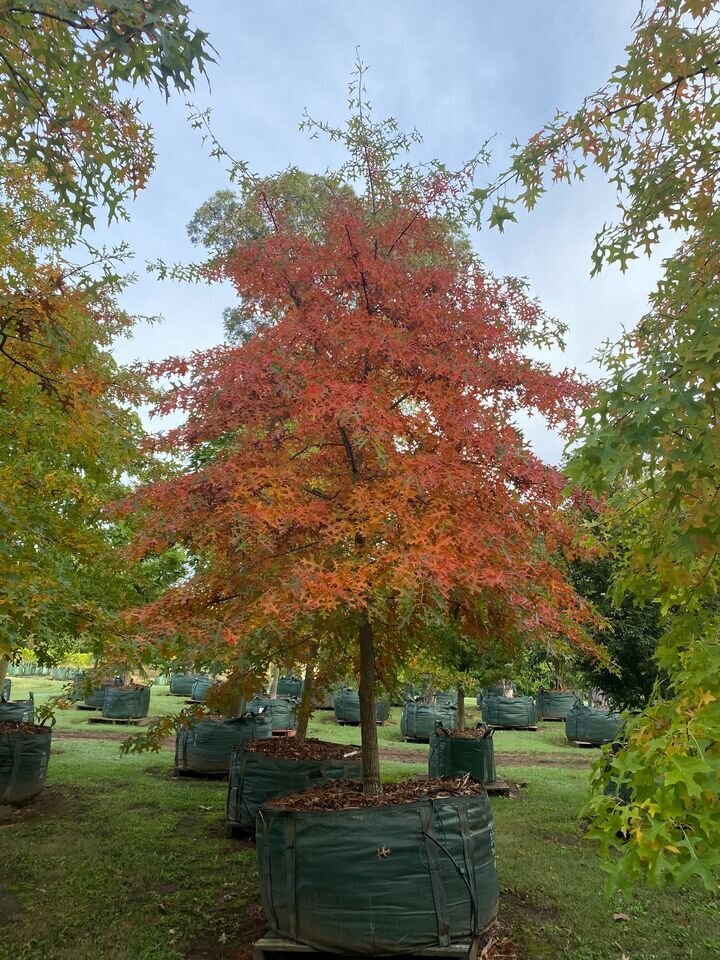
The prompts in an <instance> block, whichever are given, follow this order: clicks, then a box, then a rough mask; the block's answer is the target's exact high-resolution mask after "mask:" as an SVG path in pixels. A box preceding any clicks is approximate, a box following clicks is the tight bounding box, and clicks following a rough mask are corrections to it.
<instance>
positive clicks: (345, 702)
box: [335, 687, 390, 723]
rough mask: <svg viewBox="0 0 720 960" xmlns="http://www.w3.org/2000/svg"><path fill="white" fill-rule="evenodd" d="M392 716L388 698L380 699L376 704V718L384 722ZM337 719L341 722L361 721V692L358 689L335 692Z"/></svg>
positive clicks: (379, 721)
mask: <svg viewBox="0 0 720 960" xmlns="http://www.w3.org/2000/svg"><path fill="white" fill-rule="evenodd" d="M389 716H390V704H389V703H388V702H387V700H378V701H377V702H376V704H375V720H376V721H377V722H378V723H384V722H385V721H386V720H387V719H388V717H389ZM335 719H336V720H337V721H338V722H339V723H360V694H359V693H358V692H357V690H350V689H348V688H347V687H346V688H345V689H344V690H338V692H337V693H336V694H335Z"/></svg>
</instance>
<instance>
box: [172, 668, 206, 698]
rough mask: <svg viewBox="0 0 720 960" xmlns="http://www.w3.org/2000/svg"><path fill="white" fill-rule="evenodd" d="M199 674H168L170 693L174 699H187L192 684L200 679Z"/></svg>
mask: <svg viewBox="0 0 720 960" xmlns="http://www.w3.org/2000/svg"><path fill="white" fill-rule="evenodd" d="M201 677H202V674H200V673H171V674H170V693H172V694H173V695H174V696H176V697H189V696H190V694H191V693H192V689H193V684H194V683H195V681H196V680H199V679H201Z"/></svg>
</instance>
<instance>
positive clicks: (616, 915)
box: [613, 913, 632, 920]
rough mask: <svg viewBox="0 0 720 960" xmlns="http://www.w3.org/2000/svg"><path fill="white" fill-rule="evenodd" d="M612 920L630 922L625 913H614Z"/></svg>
mask: <svg viewBox="0 0 720 960" xmlns="http://www.w3.org/2000/svg"><path fill="white" fill-rule="evenodd" d="M613 920H632V917H629V916H628V915H627V914H626V913H614V914H613Z"/></svg>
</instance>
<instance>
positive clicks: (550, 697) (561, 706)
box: [537, 690, 579, 720]
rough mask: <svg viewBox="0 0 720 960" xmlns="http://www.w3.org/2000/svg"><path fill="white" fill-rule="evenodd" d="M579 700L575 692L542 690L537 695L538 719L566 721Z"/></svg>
mask: <svg viewBox="0 0 720 960" xmlns="http://www.w3.org/2000/svg"><path fill="white" fill-rule="evenodd" d="M578 699H579V698H578V695H577V693H575V691H573V690H540V691H539V692H538V695H537V714H538V717H539V718H540V719H541V720H564V719H565V717H567V715H568V711H569V710H570V709H571V708H572V707H573V706H574V705H575V701H576V700H578Z"/></svg>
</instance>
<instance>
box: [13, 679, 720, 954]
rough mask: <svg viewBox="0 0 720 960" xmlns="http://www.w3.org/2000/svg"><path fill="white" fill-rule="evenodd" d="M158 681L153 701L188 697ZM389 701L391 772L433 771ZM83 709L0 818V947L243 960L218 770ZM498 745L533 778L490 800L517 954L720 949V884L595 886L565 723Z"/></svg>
mask: <svg viewBox="0 0 720 960" xmlns="http://www.w3.org/2000/svg"><path fill="white" fill-rule="evenodd" d="M59 687H60V684H58V683H53V682H51V681H44V680H33V679H23V678H17V679H14V680H13V696H14V697H21V696H24V695H25V694H26V693H27V691H28V690H29V689H32V690H34V691H35V693H36V700H37V702H41V700H42V699H43V698H44V697H47V696H49V695H50V693H51V692H56V691H57V690H58V689H59ZM162 689H163V688H159V690H157V691H155V692H154V693H153V700H152V711H151V712H152V713H154V714H157V713H159V712H163V711H165V710H168V709H177V707H178V705H180V704H181V703H182V701H181V700H179V698H171V697H169V695H168V694H167V693H163V692H161V691H162ZM166 689H167V688H165V690H166ZM398 715H399V711H397V710H394V711H393V715H392V718H391V722H390V723H389V724H388V725H387V726H385V727H382V728H380V740H381V745H382V748H383V751H384V752H385V758H386V759H385V760H384V763H383V770H384V773H385V775H386V776H388V777H389V778H390V777H392V778H396V777H399V776H407V775H409V774H412V773H414V772H425V771H426V769H427V767H426V762H427V759H426V758H427V747H426V746H424V745H417V744H405V743H402V742H401V740H400V735H399V730H398V727H397V718H398ZM87 716H88V715H87V714H84V713H82V712H80V711H75V710H71V711H64V712H63V713H61V714H59V719H58V724H57V726H56V728H55V732H56V739H55V743H54V746H53V756H52V759H51V763H50V770H49V777H48V787H47V788H46V790H45V791H44V792H43V793H42V794H41V795H40V797H39V798H38V799H37V800H36V801H35V802H34V803H33V804H30V805H29V806H28V807H26V808H24V809H23V810H21V811H19V812H9V811H7V810H4V811H2V816H0V960H78V958H90V957H92V958H98V960H210V958H212V960H240V958H243V960H248V958H249V957H250V955H251V944H252V942H253V941H254V940H255V939H257V937H258V935H259V934H260V933H261V931H262V929H263V920H262V914H261V911H260V910H259V907H258V889H257V874H256V866H255V851H254V847H253V845H252V844H250V843H247V842H242V841H238V840H227V839H225V835H224V813H225V784H224V783H218V782H204V781H189V780H173V779H171V777H170V771H171V767H172V755H171V753H170V751H169V750H163V751H161V752H160V754H146V755H143V756H139V757H138V756H133V757H120V756H119V754H118V740H120V739H122V737H123V728H121V727H105V726H89V725H88V724H87ZM88 733H89V734H91V736H92V737H93V739H84V738H83V736H84V735H87V734H88ZM311 734H312V735H315V736H321V737H323V738H325V739H332V740H337V741H340V742H348V743H355V742H357V740H358V735H359V732H358V730H357V728H353V727H340V726H338V725H336V724H335V723H334V722H333V721H332V717H331V714H326V713H322V712H321V713H318V714H316V717H315V719H314V721H313V724H312V728H311ZM496 751H498V753H499V755H501V756H506V757H507V758H508V761H507V764H506V766H505V767H503V766H502V764H500V763H499V764H498V766H499V767H500V769H501V772H502V774H503V775H504V776H506V777H507V778H508V779H511V780H513V781H520V782H523V783H525V784H526V786H525V787H524V788H523V789H522V790H521V791H520V794H519V796H518V797H517V798H515V799H512V800H503V799H496V800H494V801H493V804H494V809H495V816H496V829H497V853H498V872H499V875H500V883H501V887H502V901H501V904H502V905H501V924H502V929H503V932H504V933H505V935H506V936H508V937H510V938H511V939H512V940H513V941H514V943H515V944H516V945H517V951H518V953H517V955H518V958H519V960H623V957H624V958H625V960H713V958H720V899H718V898H717V897H712V896H711V895H709V894H707V893H705V892H703V891H701V890H699V889H696V888H693V889H682V890H676V891H673V892H669V893H658V892H656V891H649V890H639V891H637V892H636V893H635V894H634V895H633V896H632V897H629V898H622V897H619V896H618V897H614V898H613V899H611V900H607V899H606V898H605V897H604V896H603V892H602V886H603V878H602V874H601V872H600V870H599V867H598V864H597V861H596V858H595V853H594V848H593V846H592V845H591V844H589V843H587V842H586V841H583V840H582V830H581V826H580V824H579V823H578V820H577V811H578V809H579V808H580V806H581V804H582V801H583V798H584V795H585V790H586V781H587V766H588V764H589V755H588V753H587V752H585V751H578V750H577V749H576V748H572V747H568V746H567V745H566V744H564V743H563V740H562V725H550V724H548V725H547V726H546V727H544V728H542V729H541V730H539V731H538V732H537V733H522V732H520V733H509V732H505V731H501V732H498V733H497V734H496ZM594 755H595V754H594V753H593V754H592V756H594ZM533 758H534V759H533ZM0 810H2V808H0ZM613 913H624V914H626V915H627V916H628V917H629V918H630V919H629V920H619V921H615V920H613Z"/></svg>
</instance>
